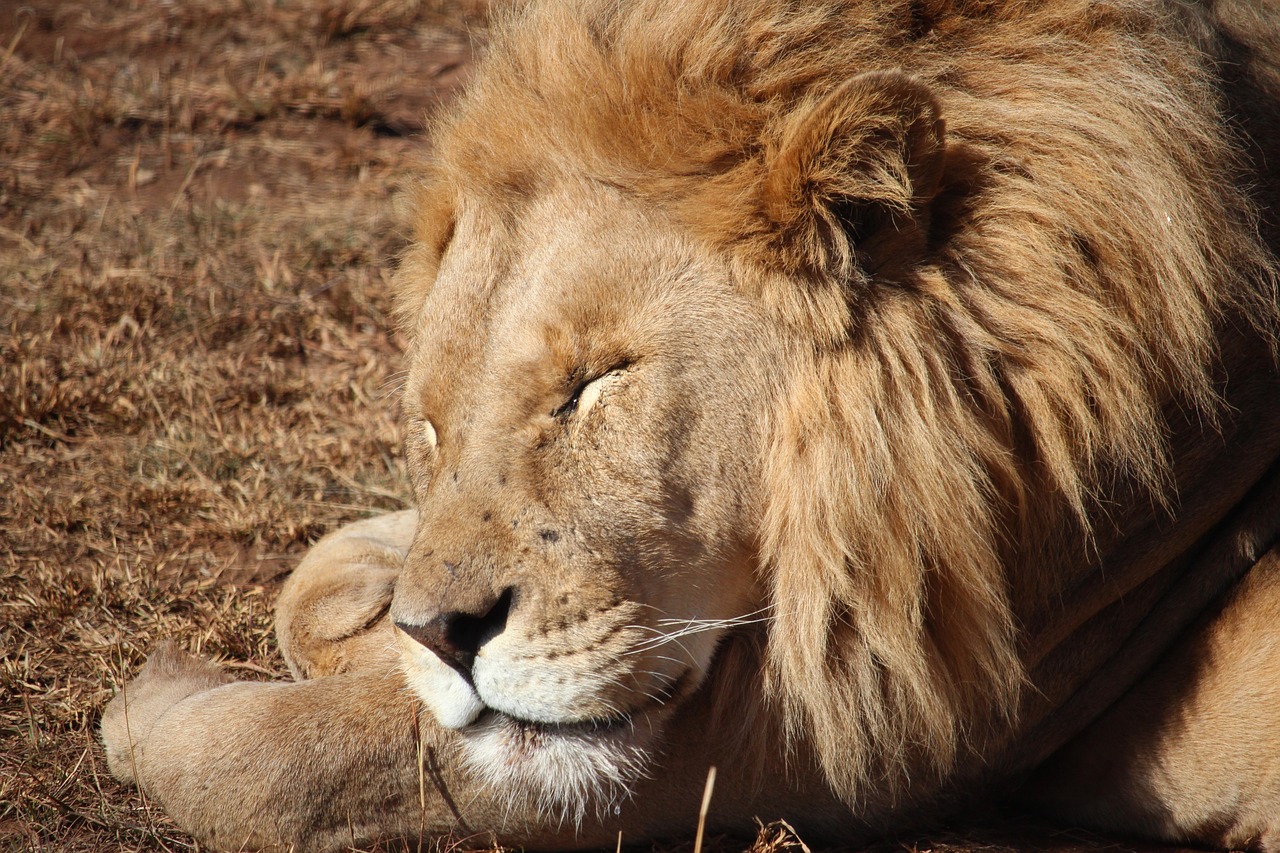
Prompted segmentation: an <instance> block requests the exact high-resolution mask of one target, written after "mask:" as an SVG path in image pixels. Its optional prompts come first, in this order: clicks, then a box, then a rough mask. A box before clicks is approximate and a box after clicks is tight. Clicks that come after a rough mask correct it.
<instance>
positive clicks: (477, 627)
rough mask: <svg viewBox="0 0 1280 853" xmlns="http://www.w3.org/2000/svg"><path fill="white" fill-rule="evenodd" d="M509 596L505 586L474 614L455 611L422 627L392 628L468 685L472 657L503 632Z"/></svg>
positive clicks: (401, 624)
mask: <svg viewBox="0 0 1280 853" xmlns="http://www.w3.org/2000/svg"><path fill="white" fill-rule="evenodd" d="M513 597H514V592H513V590H512V588H511V587H508V588H507V589H505V590H503V592H502V594H501V595H499V596H498V597H497V598H496V599H494V600H493V601H492V603H491V604H490V605H489V606H488V607H487V608H485V609H484V610H483V611H481V612H480V613H479V614H478V615H477V614H473V613H463V612H458V611H455V612H452V613H445V614H443V615H440V616H437V617H436V618H434V619H431V620H429V621H428V622H426V623H425V624H422V625H413V624H410V623H408V622H399V621H397V622H396V623H395V625H396V627H397V628H399V629H400V630H401V631H404V632H405V633H406V634H408V635H409V636H410V637H412V638H413V639H415V640H417V641H418V642H419V643H421V644H422V645H424V646H426V647H427V648H428V649H430V650H431V652H432V653H433V654H435V656H436V657H438V658H440V660H442V661H444V663H446V664H448V665H449V666H450V667H452V668H453V669H454V670H456V671H457V672H458V674H459V675H461V676H462V677H463V678H465V679H466V680H467V683H468V684H472V680H471V670H472V668H473V667H474V666H475V660H476V654H477V653H478V652H479V651H480V647H481V646H483V645H484V644H485V643H487V642H488V641H489V640H491V639H492V638H494V637H496V636H498V635H499V634H501V633H502V632H503V631H504V630H505V629H506V627H507V616H508V615H509V614H510V612H511V602H512V599H513Z"/></svg>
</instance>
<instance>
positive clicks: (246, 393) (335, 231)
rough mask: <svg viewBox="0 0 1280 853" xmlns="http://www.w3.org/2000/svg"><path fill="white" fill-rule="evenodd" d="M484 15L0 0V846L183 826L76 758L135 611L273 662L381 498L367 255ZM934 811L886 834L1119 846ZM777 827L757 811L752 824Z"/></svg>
mask: <svg viewBox="0 0 1280 853" xmlns="http://www.w3.org/2000/svg"><path fill="white" fill-rule="evenodd" d="M484 18H485V9H484V4H483V0H454V2H452V3H450V2H447V0H276V2H273V3H253V2H249V0H202V2H199V3H184V2H179V1H178V0H33V2H28V3H24V4H19V3H3V4H0V850H49V851H102V850H139V851H141V850H146V851H155V850H169V851H176V850H189V849H194V844H193V842H191V840H190V839H189V838H187V837H186V836H184V835H183V834H182V833H181V832H179V831H178V830H177V829H176V828H175V827H174V826H173V825H172V824H171V823H170V822H169V821H168V820H167V818H166V817H165V816H164V814H163V812H162V811H160V810H159V809H158V808H155V807H154V806H152V805H151V804H149V803H148V802H147V801H146V800H145V798H143V797H142V796H140V795H139V794H138V793H137V792H136V791H134V790H132V789H127V788H124V787H122V786H120V785H119V784H117V783H116V782H115V781H114V780H112V779H111V778H110V776H109V775H108V774H107V773H106V768H105V762H104V758H103V754H102V751H101V748H100V746H99V745H98V743H97V740H96V726H97V720H98V716H99V714H100V713H101V710H102V707H103V705H104V704H105V703H106V701H107V700H108V699H109V698H110V696H111V695H112V693H113V692H114V690H115V688H116V686H117V685H118V684H120V683H121V681H122V680H123V678H124V677H125V675H126V674H127V673H129V672H132V671H134V670H136V668H137V667H138V666H139V665H140V664H141V662H142V661H143V659H144V658H145V656H146V653H147V652H148V650H149V649H150V648H152V647H153V646H154V645H155V643H156V642H157V641H159V640H160V639H161V638H165V637H175V638H177V639H178V640H179V641H181V642H182V643H183V644H184V645H185V646H187V647H188V648H190V649H193V650H196V651H199V652H200V653H201V654H204V655H206V656H209V657H212V658H214V659H217V660H220V661H223V662H224V663H225V664H226V665H228V666H231V667H235V668H236V669H238V670H239V671H240V672H241V673H243V675H244V676H245V677H285V670H284V667H283V664H282V662H281V660H280V658H279V656H278V654H277V652H276V650H275V648H274V644H273V640H272V637H271V634H270V614H271V606H272V602H273V600H274V596H275V593H276V590H277V588H278V585H279V581H280V579H281V577H282V576H283V575H284V574H285V573H287V572H288V571H289V569H290V568H291V567H292V565H293V563H294V561H295V560H296V558H297V556H298V554H299V553H300V552H301V551H302V550H303V549H304V548H305V547H306V545H307V543H308V542H311V541H314V539H315V538H316V537H317V536H319V535H320V534H322V533H324V532H326V531H328V530H331V529H333V528H334V527H335V526H337V525H338V524H340V523H343V522H346V521H350V520H353V519H356V518H359V517H363V516H365V515H368V514H371V513H374V512H379V511H385V510H389V509H397V508H400V507H403V506H405V505H406V503H407V501H408V500H409V494H408V490H407V488H406V485H405V479H404V476H403V471H402V466H401V462H400V447H399V433H398V430H397V426H396V418H397V411H396V400H395V394H394V392H395V389H396V377H397V371H398V370H399V369H400V367H399V365H400V346H399V343H398V341H397V339H396V337H395V335H394V334H393V333H392V331H391V329H392V323H391V321H390V319H389V317H388V309H389V298H388V288H387V280H388V276H389V272H390V270H391V268H392V267H393V265H394V263H395V257H396V254H397V252H398V251H399V250H400V249H401V248H402V246H403V241H404V236H403V234H402V232H401V230H400V228H401V223H402V222H403V221H404V217H403V211H402V210H401V198H402V193H403V188H404V187H405V186H406V183H407V182H408V181H411V180H412V176H413V174H414V164H415V160H416V158H418V157H420V156H422V155H423V153H424V152H425V151H426V150H427V149H428V143H427V142H425V141H424V140H423V139H422V132H423V127H424V124H423V120H424V117H425V116H427V115H428V114H429V113H430V112H431V111H432V110H433V109H434V108H435V107H437V106H438V105H439V104H440V103H442V102H443V101H445V100H447V99H448V97H449V95H450V93H452V92H454V91H455V90H456V89H457V88H458V87H459V86H461V85H462V84H464V82H465V79H466V74H467V69H468V67H469V63H470V62H471V60H472V59H473V57H474V55H475V53H476V52H477V51H478V50H479V47H478V45H479V44H480V42H481V41H482V39H481V37H480V35H479V34H480V33H482V31H483V25H484ZM964 837H965V838H966V840H964V841H954V840H953V841H949V842H943V841H940V840H936V839H935V840H934V841H933V842H930V843H929V844H924V843H908V844H902V845H900V847H901V849H907V850H915V849H920V850H924V849H932V850H937V851H945V850H952V851H979V850H981V851H984V853H986V851H1004V850H1011V849H1015V848H1016V849H1021V850H1041V849H1053V850H1057V851H1065V850H1085V849H1087V850H1098V849H1133V848H1131V847H1128V846H1122V847H1119V848H1117V847H1115V846H1114V845H1112V844H1110V843H1109V842H1107V841H1106V840H1104V839H1098V838H1095V837H1093V836H1088V835H1084V834H1080V833H1066V834H1063V833H1060V832H1055V831H1052V830H1047V829H1042V828H1037V829H1033V830H1029V831H1023V830H1019V831H1018V832H1014V833H1012V834H1010V833H1008V832H1004V833H1000V832H997V833H994V834H991V833H987V834H985V835H983V834H979V835H976V836H975V835H972V834H971V835H968V836H964ZM975 838H982V839H984V840H982V841H980V842H979V841H975V840H974V839H975ZM748 844H751V842H750V839H747V840H745V841H739V842H734V841H731V840H719V841H718V842H717V845H718V846H719V848H720V849H725V850H742V849H743V847H744V846H746V845H748ZM801 846H802V843H801V842H800V840H799V839H797V838H795V837H794V836H793V835H792V834H790V833H788V832H787V831H786V830H785V828H782V827H779V826H772V827H769V828H766V829H764V830H762V831H761V833H760V835H759V837H758V838H757V839H756V840H755V842H754V844H753V845H752V846H751V850H752V853H778V851H782V850H787V849H799V848H800V847H801ZM898 847H899V845H897V844H896V843H894V844H891V845H890V846H889V849H897V848H898ZM668 849H680V848H678V847H674V848H668Z"/></svg>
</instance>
